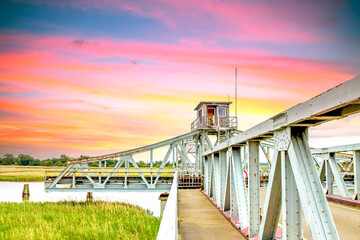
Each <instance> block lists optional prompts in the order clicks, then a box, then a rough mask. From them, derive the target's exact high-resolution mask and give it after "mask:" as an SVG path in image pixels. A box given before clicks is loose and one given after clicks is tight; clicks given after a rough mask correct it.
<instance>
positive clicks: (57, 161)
mask: <svg viewBox="0 0 360 240" xmlns="http://www.w3.org/2000/svg"><path fill="white" fill-rule="evenodd" d="M79 158H80V159H85V158H89V156H84V155H80V157H79ZM70 160H71V158H70V157H69V156H67V155H65V154H62V155H60V157H59V158H51V159H50V158H48V159H44V160H39V159H35V158H33V157H32V156H30V155H26V154H19V155H18V156H17V157H15V156H14V155H13V154H9V153H7V154H5V155H4V156H3V157H2V158H1V157H0V165H20V166H48V167H49V166H50V167H51V166H57V167H62V166H66V165H67V162H68V161H70ZM180 161H181V160H180ZM116 163H117V161H116V160H108V161H107V162H106V166H107V167H114V166H115V165H116ZM136 163H137V165H138V166H139V167H150V163H149V162H144V161H142V160H141V161H138V162H136ZM161 163H162V161H154V162H153V167H154V168H159V167H160V166H161ZM171 164H172V163H171V162H170V161H168V162H167V163H166V164H165V166H169V165H171ZM98 166H99V162H92V163H89V167H98ZM102 166H104V165H102ZM130 166H132V164H130ZM122 167H125V164H123V165H122Z"/></svg>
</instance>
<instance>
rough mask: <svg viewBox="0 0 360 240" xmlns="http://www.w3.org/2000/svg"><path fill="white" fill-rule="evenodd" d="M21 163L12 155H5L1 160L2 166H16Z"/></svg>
mask: <svg viewBox="0 0 360 240" xmlns="http://www.w3.org/2000/svg"><path fill="white" fill-rule="evenodd" d="M18 162H19V159H17V158H15V157H14V155H12V154H9V153H7V154H5V155H4V157H3V158H2V159H1V164H2V165H14V164H17V163H18Z"/></svg>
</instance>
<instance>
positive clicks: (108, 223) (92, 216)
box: [0, 202, 160, 240]
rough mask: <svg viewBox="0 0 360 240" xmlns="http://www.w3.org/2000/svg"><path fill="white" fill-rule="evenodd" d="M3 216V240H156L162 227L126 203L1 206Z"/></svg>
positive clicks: (0, 221)
mask: <svg viewBox="0 0 360 240" xmlns="http://www.w3.org/2000/svg"><path fill="white" fill-rule="evenodd" d="M0 212H1V214H0V239H52V240H55V239H156V235H157V231H158V229H159V225H160V220H159V219H158V218H156V217H154V216H152V215H150V214H149V213H148V212H146V211H145V210H143V209H141V208H140V207H136V206H133V205H129V204H123V203H110V202H93V203H85V202H57V203H56V202H55V203H51V202H46V203H34V202H25V203H0Z"/></svg>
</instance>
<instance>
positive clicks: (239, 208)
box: [229, 147, 249, 229]
mask: <svg viewBox="0 0 360 240" xmlns="http://www.w3.org/2000/svg"><path fill="white" fill-rule="evenodd" d="M229 151H230V153H229V157H231V159H230V163H231V167H230V169H231V170H230V175H231V180H232V181H231V183H230V184H231V191H232V192H231V202H232V204H231V205H232V206H233V211H234V212H233V211H231V213H232V214H233V215H232V217H237V216H238V217H239V225H240V229H245V228H247V227H248V226H249V212H248V203H247V192H246V185H245V178H244V172H243V167H242V162H241V150H240V148H236V147H233V148H229Z"/></svg>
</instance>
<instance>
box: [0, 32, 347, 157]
mask: <svg viewBox="0 0 360 240" xmlns="http://www.w3.org/2000/svg"><path fill="white" fill-rule="evenodd" d="M10 43H11V44H10ZM0 44H2V46H4V48H3V49H4V50H3V51H2V52H1V53H0V64H1V71H0V82H1V83H0V90H1V92H0V93H2V95H1V96H0V111H1V112H2V113H4V114H2V117H1V118H0V152H1V153H5V152H6V151H7V149H13V150H14V148H13V147H12V148H8V146H9V145H18V146H21V147H19V148H18V151H20V150H21V149H31V146H34V148H35V149H37V148H39V146H43V150H44V151H43V152H42V153H41V156H45V155H46V156H49V157H50V156H53V155H52V154H53V153H54V152H56V153H58V152H60V151H61V149H66V151H67V153H68V154H70V155H72V154H73V156H78V155H79V153H80V152H81V153H82V154H85V155H91V154H93V153H96V154H100V153H107V152H109V151H113V150H116V151H118V150H124V149H129V148H131V147H135V146H141V145H144V144H147V143H152V142H156V141H158V140H163V139H166V138H167V137H170V136H176V135H178V134H182V133H184V132H188V131H189V127H190V123H191V121H193V120H194V118H195V117H196V114H195V113H194V112H193V107H194V106H195V105H196V104H197V103H198V102H199V101H201V100H219V101H221V100H227V94H229V93H233V90H234V88H233V84H234V66H238V67H239V75H238V76H239V94H238V96H239V111H238V112H239V114H240V115H241V116H242V119H241V121H240V122H241V126H240V128H241V129H247V128H249V127H251V125H252V124H254V123H255V122H261V121H262V120H265V119H266V118H268V117H270V116H273V115H275V114H276V113H278V112H280V111H283V110H285V109H287V108H289V107H291V106H292V105H294V104H296V103H298V102H301V101H304V100H306V99H308V98H309V97H312V96H314V95H316V94H318V93H320V92H322V91H325V90H327V89H328V88H330V87H332V86H334V85H336V84H338V83H341V82H343V81H345V80H348V79H350V78H351V77H352V76H353V75H354V73H353V72H352V71H353V69H352V68H353V67H352V65H349V66H347V67H345V68H344V65H345V64H344V63H338V62H334V61H329V60H326V61H320V60H310V59H303V58H290V57H285V56H278V55H276V54H274V53H271V52H269V51H266V50H263V49H241V48H235V49H234V48H225V47H222V46H219V45H217V44H216V43H209V44H207V43H204V42H202V43H201V44H200V43H197V42H193V40H189V41H183V42H182V43H181V42H179V43H176V44H164V43H163V44H160V43H150V42H147V41H137V42H134V41H130V40H126V39H123V40H117V39H112V38H86V39H83V38H78V37H77V36H56V37H55V36H47V35H32V34H19V35H4V34H0ZM10 45H11V46H10ZM80 46H81V47H80ZM107 58H113V59H114V58H115V59H117V60H118V59H121V61H100V62H93V61H89V60H91V59H107ZM142 62H148V63H151V64H142ZM304 86H307V88H305V87H304ZM13 92H16V94H17V97H16V98H14V97H11V98H10V97H9V96H10V95H9V93H13ZM232 112H234V111H233V106H232ZM249 119H251V121H250V120H249ZM347 134H348V133H347ZM14 151H15V150H14ZM39 156H40V153H39Z"/></svg>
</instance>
